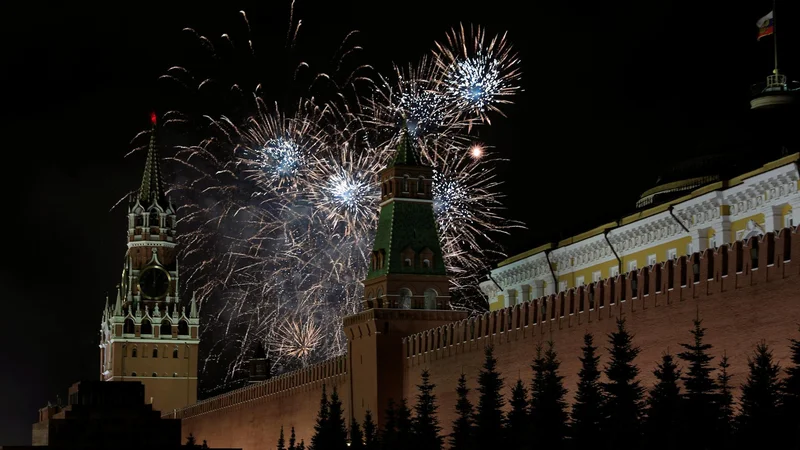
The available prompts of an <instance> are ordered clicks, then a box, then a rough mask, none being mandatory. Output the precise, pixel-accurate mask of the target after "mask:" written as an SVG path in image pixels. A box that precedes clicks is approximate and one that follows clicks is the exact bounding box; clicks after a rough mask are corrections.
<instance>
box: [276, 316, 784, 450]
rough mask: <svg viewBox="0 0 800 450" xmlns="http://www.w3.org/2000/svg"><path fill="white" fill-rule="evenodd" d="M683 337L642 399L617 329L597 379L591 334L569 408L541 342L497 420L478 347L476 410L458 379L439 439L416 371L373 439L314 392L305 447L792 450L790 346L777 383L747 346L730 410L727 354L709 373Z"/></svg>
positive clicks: (626, 339)
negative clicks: (527, 377)
mask: <svg viewBox="0 0 800 450" xmlns="http://www.w3.org/2000/svg"><path fill="white" fill-rule="evenodd" d="M691 334H692V339H691V342H690V343H686V344H680V347H681V348H682V351H681V352H680V353H678V354H677V355H672V354H670V353H669V352H666V353H664V354H663V356H662V358H661V361H660V362H659V364H658V366H657V367H656V369H655V370H654V371H653V374H654V375H655V378H656V382H655V384H654V385H653V386H652V387H651V388H650V389H645V387H643V386H642V385H641V383H640V381H639V379H638V378H639V368H638V367H637V366H636V364H635V359H636V357H637V355H638V354H639V352H640V349H639V347H637V346H635V345H633V336H632V334H631V333H629V332H628V331H627V329H626V327H625V321H624V320H623V319H619V320H618V321H617V328H616V331H614V332H612V333H610V334H609V335H608V348H607V350H608V361H607V362H606V363H605V365H604V367H603V369H602V371H601V368H600V357H599V356H598V355H597V347H596V346H595V345H594V339H593V336H592V335H591V334H586V335H585V336H584V345H583V354H582V356H581V357H580V358H579V359H580V362H581V369H580V371H579V373H578V386H577V390H576V392H575V396H574V402H573V404H572V408H571V410H570V409H569V408H568V404H567V389H566V388H565V387H564V382H563V381H564V377H563V376H562V375H561V374H560V372H559V368H560V361H559V359H558V355H557V353H556V351H555V348H554V345H553V342H548V343H547V345H546V346H541V345H540V346H539V347H538V348H537V349H536V354H535V357H534V359H533V363H532V365H531V368H532V369H533V378H532V381H531V383H530V385H529V386H527V385H526V384H525V383H524V382H523V381H522V380H521V379H518V380H517V382H516V383H515V384H514V385H513V388H512V390H511V397H510V398H509V399H508V401H509V408H508V412H505V411H506V409H507V408H505V406H506V405H505V402H506V399H505V398H504V397H503V395H502V391H503V389H504V387H505V382H504V380H503V378H502V377H501V375H500V373H499V372H498V371H497V360H496V359H495V357H494V355H493V349H492V347H487V348H486V355H485V361H484V365H483V368H482V369H481V371H480V373H479V375H478V380H477V382H478V388H477V390H478V392H479V396H478V403H477V405H473V404H472V403H471V402H470V400H469V396H468V394H469V391H470V389H469V388H467V380H466V377H465V376H464V375H463V374H462V375H461V377H460V378H459V380H458V387H457V388H456V393H457V395H458V400H457V402H456V407H455V409H456V413H457V418H456V419H455V421H454V422H453V424H452V432H451V433H450V434H449V435H448V436H446V437H445V436H442V435H441V433H440V432H441V427H440V425H439V421H438V419H437V409H438V406H437V403H436V396H435V395H434V394H433V390H434V388H435V385H433V384H432V383H431V382H430V377H429V374H428V371H427V370H425V371H423V372H422V382H421V384H420V385H418V394H417V396H416V397H417V398H416V400H417V402H416V404H415V406H414V407H413V413H412V410H411V409H410V408H409V407H408V405H407V403H406V401H405V400H403V401H402V402H400V403H399V404H391V406H390V407H389V409H388V410H387V411H386V419H385V421H384V422H385V424H384V427H383V429H382V430H377V429H376V425H375V423H374V422H373V419H372V417H371V414H370V413H369V412H367V415H366V417H365V418H364V423H363V428H362V426H361V425H359V423H358V422H357V421H355V420H353V421H352V423H351V424H350V430H351V432H350V436H349V438H350V439H349V441H348V433H347V428H346V424H345V419H344V418H343V414H342V404H341V401H340V400H339V397H338V394H337V393H336V391H335V390H334V392H333V394H332V395H331V396H330V400H329V399H328V397H327V395H326V393H325V390H324V387H323V394H322V401H321V404H320V411H319V415H318V417H317V423H316V426H315V435H314V437H313V439H312V442H311V448H312V449H313V450H344V449H346V448H352V449H359V450H362V449H363V450H399V449H413V450H439V449H441V448H443V445H444V442H445V438H447V443H448V444H449V447H450V448H451V449H454V450H483V449H492V448H494V447H502V448H514V449H517V448H519V449H527V448H534V447H537V448H546V449H548V450H549V449H568V448H575V449H578V448H581V449H585V448H600V449H606V448H608V449H610V448H613V449H615V450H628V449H631V450H632V449H641V448H648V449H667V448H678V447H689V448H692V449H724V448H748V449H751V448H752V447H753V446H755V445H764V444H767V443H771V442H780V443H784V444H785V445H787V447H786V448H800V431H798V430H800V341H798V340H795V339H792V340H791V341H790V345H791V365H790V367H788V368H787V369H786V371H785V372H786V374H785V376H784V377H782V376H781V372H782V369H781V368H780V366H779V365H778V364H777V363H776V362H775V361H774V360H773V357H772V352H771V350H770V349H769V348H768V346H767V345H766V344H765V343H763V342H762V343H760V344H758V345H757V346H756V348H755V351H754V352H753V355H752V356H751V357H750V358H748V367H749V373H748V376H747V379H746V381H745V382H744V383H743V384H742V386H741V396H740V399H739V402H738V407H737V406H736V405H735V403H734V398H733V394H732V386H731V383H730V380H731V375H732V374H731V373H730V372H729V371H728V369H729V367H730V364H729V361H728V357H727V355H724V354H723V356H722V358H721V359H720V361H719V363H718V364H716V366H717V368H716V369H715V368H714V367H713V365H712V362H713V360H714V357H713V356H711V355H710V354H709V353H710V350H711V348H712V345H710V344H708V343H706V342H705V340H704V338H705V329H704V328H703V327H702V322H701V321H700V320H699V319H698V320H695V321H694V328H693V330H692V331H691ZM676 357H677V358H676ZM679 364H681V365H682V366H683V367H680V366H679ZM601 375H605V377H604V379H601ZM348 442H349V444H348ZM284 445H285V444H284V440H283V430H281V438H280V440H279V442H278V449H279V450H283V449H284V448H286V447H285V446H284ZM304 448H305V446H304V444H303V443H302V441H301V443H300V445H299V446H296V445H295V443H294V429H292V439H291V440H290V445H289V447H288V449H290V450H299V449H304Z"/></svg>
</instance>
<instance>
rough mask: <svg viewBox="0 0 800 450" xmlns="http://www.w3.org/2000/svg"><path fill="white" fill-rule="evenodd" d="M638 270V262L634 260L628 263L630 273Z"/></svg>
mask: <svg viewBox="0 0 800 450" xmlns="http://www.w3.org/2000/svg"><path fill="white" fill-rule="evenodd" d="M636 269H637V267H636V260H635V259H634V260H633V261H631V262H629V263H628V272H633V271H634V270H636Z"/></svg>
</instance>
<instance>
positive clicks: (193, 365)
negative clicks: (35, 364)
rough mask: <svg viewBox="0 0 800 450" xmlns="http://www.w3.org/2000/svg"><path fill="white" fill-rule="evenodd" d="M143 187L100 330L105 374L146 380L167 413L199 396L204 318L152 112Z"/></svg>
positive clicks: (132, 208)
mask: <svg viewBox="0 0 800 450" xmlns="http://www.w3.org/2000/svg"><path fill="white" fill-rule="evenodd" d="M151 120H152V122H153V126H152V129H151V136H150V146H149V149H148V152H147V161H146V163H145V168H144V175H143V177H142V185H141V187H140V188H139V192H138V193H136V194H132V195H131V197H130V204H129V206H128V226H127V229H128V233H127V234H128V244H127V247H128V248H127V251H126V253H125V262H124V263H123V268H122V279H121V282H120V284H119V285H118V286H117V294H116V302H115V303H114V305H113V307H111V306H109V304H108V300H107V301H106V308H105V310H104V311H103V319H102V323H101V328H100V341H101V343H100V379H101V380H105V381H124V380H136V381H141V382H142V383H144V386H145V399H146V401H148V402H152V403H153V407H154V409H156V410H160V411H163V412H168V411H171V410H173V409H176V408H182V407H184V406H186V405H190V404H193V403H195V402H196V401H197V357H198V353H197V350H198V344H199V342H200V340H199V326H200V319H199V317H198V311H197V304H196V302H195V300H194V296H193V297H192V298H191V300H190V301H185V300H182V299H181V297H180V291H179V289H178V287H179V284H178V281H179V276H178V260H177V248H176V246H177V242H176V233H175V222H176V216H175V207H174V206H173V205H172V202H171V201H170V200H169V198H168V197H167V196H166V194H165V191H164V181H163V178H162V175H161V167H160V166H161V164H160V162H161V161H160V158H159V155H158V148H157V146H156V139H155V135H156V116H155V114H153V115H152V117H151Z"/></svg>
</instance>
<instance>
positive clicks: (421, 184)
mask: <svg viewBox="0 0 800 450" xmlns="http://www.w3.org/2000/svg"><path fill="white" fill-rule="evenodd" d="M417 195H425V177H423V176H422V175H420V176H419V179H418V180H417Z"/></svg>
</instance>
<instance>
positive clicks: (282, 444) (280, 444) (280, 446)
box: [277, 425, 286, 450]
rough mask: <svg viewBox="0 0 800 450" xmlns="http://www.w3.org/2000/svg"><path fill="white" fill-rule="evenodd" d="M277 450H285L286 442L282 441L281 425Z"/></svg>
mask: <svg viewBox="0 0 800 450" xmlns="http://www.w3.org/2000/svg"><path fill="white" fill-rule="evenodd" d="M277 448H278V450H286V441H284V440H283V425H281V434H280V436H279V437H278V447H277Z"/></svg>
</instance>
